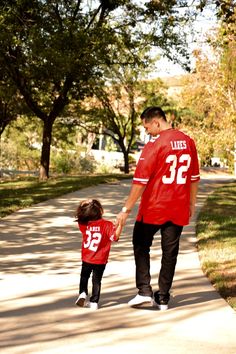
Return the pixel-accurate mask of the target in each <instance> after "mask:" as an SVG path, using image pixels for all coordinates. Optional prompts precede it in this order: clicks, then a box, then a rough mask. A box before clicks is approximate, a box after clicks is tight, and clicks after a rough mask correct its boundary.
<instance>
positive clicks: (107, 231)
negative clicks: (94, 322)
mask: <svg viewBox="0 0 236 354" xmlns="http://www.w3.org/2000/svg"><path fill="white" fill-rule="evenodd" d="M102 215H103V208H102V205H101V204H100V202H99V201H98V200H96V199H91V200H84V201H82V202H81V203H80V204H79V206H78V208H77V211H76V221H77V222H78V226H79V229H80V231H81V232H82V235H83V240H82V269H81V274H80V286H79V297H78V299H77V300H76V302H75V304H76V305H77V306H80V307H83V306H84V305H85V304H86V305H87V306H88V307H90V308H91V309H94V310H97V308H98V302H99V298H100V290H101V280H102V276H103V272H104V270H105V267H106V264H107V261H108V256H109V252H110V248H111V242H112V241H118V239H119V236H120V233H121V225H117V227H116V226H115V225H114V224H113V223H112V222H111V221H108V220H105V219H103V218H102ZM91 273H92V295H91V297H90V301H89V302H87V301H86V300H87V296H88V281H89V277H90V275H91Z"/></svg>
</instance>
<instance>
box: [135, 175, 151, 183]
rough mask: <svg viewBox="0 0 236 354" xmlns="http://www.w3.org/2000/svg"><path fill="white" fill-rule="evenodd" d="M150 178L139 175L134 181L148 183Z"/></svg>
mask: <svg viewBox="0 0 236 354" xmlns="http://www.w3.org/2000/svg"><path fill="white" fill-rule="evenodd" d="M148 180H149V179H148V178H137V177H134V178H133V181H136V182H140V183H144V184H146V183H148Z"/></svg>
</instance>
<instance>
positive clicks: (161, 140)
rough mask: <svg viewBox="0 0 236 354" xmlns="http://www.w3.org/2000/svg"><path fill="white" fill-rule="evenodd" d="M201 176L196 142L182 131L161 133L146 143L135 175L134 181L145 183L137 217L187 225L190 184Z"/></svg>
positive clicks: (138, 218)
mask: <svg viewBox="0 0 236 354" xmlns="http://www.w3.org/2000/svg"><path fill="white" fill-rule="evenodd" d="M199 179H200V175H199V164H198V157H197V151H196V147H195V143H194V141H193V140H192V139H191V138H190V137H189V136H188V135H186V134H184V133H183V132H181V131H179V130H175V129H167V130H164V131H162V132H160V134H159V135H158V136H156V137H153V138H152V139H151V140H150V141H149V142H148V143H147V144H146V145H145V147H144V149H143V152H142V154H141V156H140V159H139V162H138V164H137V167H136V171H135V174H134V178H133V183H138V184H142V185H146V188H145V190H144V192H143V195H142V198H141V203H140V206H139V211H138V215H137V220H138V221H141V220H143V222H145V223H148V224H160V225H161V224H163V223H165V222H167V221H172V222H173V223H174V224H177V225H187V224H188V223H189V216H190V184H191V183H193V182H197V181H198V180H199Z"/></svg>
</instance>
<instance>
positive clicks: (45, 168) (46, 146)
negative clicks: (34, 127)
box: [39, 118, 54, 180]
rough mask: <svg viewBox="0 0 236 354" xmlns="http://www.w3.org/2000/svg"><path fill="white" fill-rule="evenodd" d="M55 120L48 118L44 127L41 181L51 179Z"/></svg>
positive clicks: (40, 170)
mask: <svg viewBox="0 0 236 354" xmlns="http://www.w3.org/2000/svg"><path fill="white" fill-rule="evenodd" d="M53 123H54V119H50V118H47V119H45V120H44V125H43V146H42V151H41V161H40V169H39V179H40V180H45V179H47V178H49V164H50V148H51V140H52V127H53Z"/></svg>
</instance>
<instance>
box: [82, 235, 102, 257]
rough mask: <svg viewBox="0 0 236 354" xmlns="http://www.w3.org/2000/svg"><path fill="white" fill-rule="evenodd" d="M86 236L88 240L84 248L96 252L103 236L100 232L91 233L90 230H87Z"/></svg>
mask: <svg viewBox="0 0 236 354" xmlns="http://www.w3.org/2000/svg"><path fill="white" fill-rule="evenodd" d="M86 235H87V240H86V241H85V242H84V248H88V249H89V250H91V251H93V252H96V251H97V249H98V245H99V243H100V241H101V238H102V235H101V234H100V232H91V231H89V230H86Z"/></svg>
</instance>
